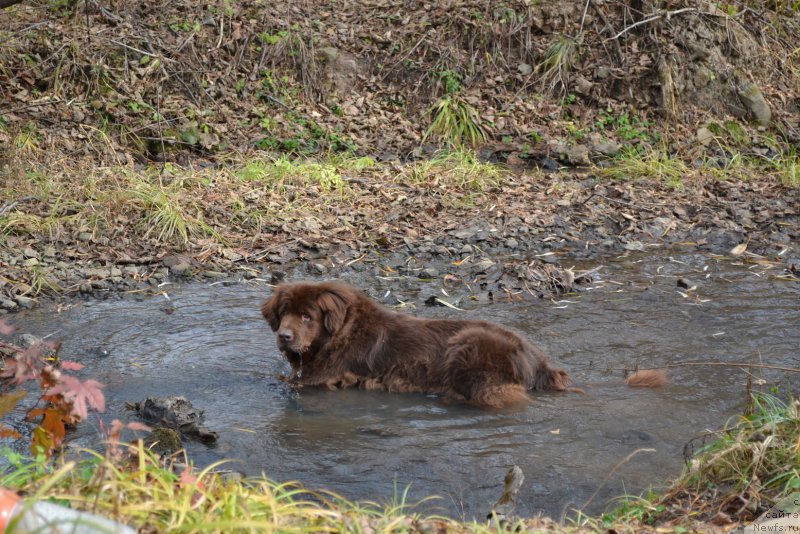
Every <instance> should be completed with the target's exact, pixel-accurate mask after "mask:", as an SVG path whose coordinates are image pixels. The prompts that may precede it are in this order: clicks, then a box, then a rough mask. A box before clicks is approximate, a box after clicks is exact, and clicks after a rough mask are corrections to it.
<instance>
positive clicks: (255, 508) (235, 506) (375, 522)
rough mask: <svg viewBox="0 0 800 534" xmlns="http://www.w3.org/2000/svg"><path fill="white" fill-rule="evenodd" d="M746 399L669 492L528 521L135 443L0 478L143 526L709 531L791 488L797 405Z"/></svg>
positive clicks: (754, 512)
mask: <svg viewBox="0 0 800 534" xmlns="http://www.w3.org/2000/svg"><path fill="white" fill-rule="evenodd" d="M755 406H756V409H755V412H754V413H753V414H752V415H749V416H743V417H741V418H739V419H738V420H737V421H736V424H733V425H730V426H728V427H727V428H726V429H725V430H723V431H721V432H719V433H718V437H717V438H716V439H715V440H714V441H713V442H711V443H709V444H708V445H707V446H705V447H704V448H703V449H702V450H700V451H699V452H698V453H697V454H696V456H695V457H694V458H693V459H692V461H691V465H690V467H688V468H687V470H686V473H685V474H684V475H683V476H682V477H681V478H680V479H679V480H677V481H676V482H675V483H674V484H673V486H672V488H671V489H669V490H667V491H666V492H664V493H661V494H658V493H652V492H651V493H650V494H648V495H646V496H643V497H630V496H629V497H626V498H624V499H621V500H620V504H618V505H617V506H615V507H614V509H612V510H611V511H609V512H608V513H606V514H603V515H602V516H600V517H587V516H584V515H580V514H577V515H573V516H572V517H571V518H569V519H567V521H566V522H565V523H563V524H562V523H557V522H554V521H552V520H550V519H548V518H541V517H537V518H530V519H519V520H514V521H512V522H511V523H508V524H504V525H502V527H501V528H498V527H500V525H498V524H496V523H494V522H492V521H489V522H486V523H478V522H461V521H456V520H453V519H449V518H445V517H437V516H426V515H422V514H419V513H416V512H415V506H416V505H415V503H409V502H407V501H406V495H405V493H403V492H399V493H398V494H396V495H395V496H394V497H393V498H391V499H389V500H388V501H387V502H384V503H374V502H350V501H347V500H345V499H343V498H341V497H339V496H337V495H335V494H332V493H328V492H324V491H311V490H308V489H306V488H304V487H302V486H301V485H299V484H296V483H276V482H273V481H270V480H268V479H267V478H264V477H258V478H251V479H240V478H228V477H226V475H225V474H224V473H222V472H220V471H219V467H220V464H214V465H211V466H208V467H206V468H205V469H203V470H199V471H196V470H194V469H193V468H192V467H191V465H190V462H188V461H187V460H186V458H185V456H184V453H178V454H176V455H174V456H171V457H168V458H159V457H158V456H157V455H155V454H153V453H152V452H151V451H150V450H148V449H147V448H146V447H144V445H143V444H142V441H141V440H138V441H135V442H133V443H131V444H130V445H121V444H120V443H119V441H114V440H112V447H111V448H110V450H113V451H116V452H115V453H114V454H108V453H107V454H105V455H103V454H101V453H97V452H92V451H83V452H81V458H80V459H77V458H73V459H71V460H67V459H65V458H63V457H62V458H59V459H57V460H55V461H52V462H47V461H46V460H45V459H44V458H43V457H40V458H39V459H38V460H34V461H31V460H26V459H25V458H23V457H22V456H19V455H17V454H13V453H12V454H9V455H8V457H9V459H10V461H11V467H10V468H9V469H8V470H7V471H6V473H5V474H4V475H2V476H1V477H0V485H2V486H4V487H10V488H14V489H16V490H18V491H20V492H21V493H22V494H23V495H26V496H29V497H31V498H33V499H50V500H54V501H55V502H58V503H60V504H63V505H66V506H70V507H73V508H76V509H80V510H90V511H92V512H94V513H97V514H100V515H103V516H107V517H110V518H113V519H116V520H118V521H120V522H122V523H127V524H130V525H133V526H135V527H137V528H138V529H140V531H144V532H247V531H249V532H253V531H258V532H308V531H314V532H471V533H472V532H474V533H484V532H487V533H488V532H497V531H499V530H503V529H506V530H508V531H512V532H513V531H525V532H597V531H612V532H613V531H616V532H651V531H652V532H687V531H699V532H713V531H717V530H718V529H720V528H721V527H726V528H730V527H732V526H733V525H735V524H742V523H745V522H748V521H752V520H753V519H754V518H755V517H756V516H758V515H759V514H760V513H761V512H762V511H764V510H765V509H767V508H769V506H770V505H771V504H772V503H773V502H774V501H775V500H777V499H778V498H780V497H781V496H783V495H787V494H789V493H791V492H793V491H797V490H798V488H799V487H800V450H798V443H800V403H798V401H792V402H790V403H788V404H787V405H784V404H782V403H780V402H779V401H777V400H776V399H774V398H771V397H765V396H761V397H757V398H756V402H755ZM118 437H119V436H118V434H117V436H116V438H117V439H118ZM120 451H123V452H124V454H122V453H120ZM73 456H74V454H73ZM187 465H188V467H187Z"/></svg>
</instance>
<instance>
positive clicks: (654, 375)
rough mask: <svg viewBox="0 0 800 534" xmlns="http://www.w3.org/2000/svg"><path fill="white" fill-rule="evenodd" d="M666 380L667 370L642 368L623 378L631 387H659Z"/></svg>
mask: <svg viewBox="0 0 800 534" xmlns="http://www.w3.org/2000/svg"><path fill="white" fill-rule="evenodd" d="M667 382H668V379H667V372H666V371H664V370H663V369H643V370H641V371H636V372H635V373H632V374H630V375H628V378H626V379H625V383H626V384H628V385H629V386H630V387H632V388H660V387H661V386H664V385H666V383H667Z"/></svg>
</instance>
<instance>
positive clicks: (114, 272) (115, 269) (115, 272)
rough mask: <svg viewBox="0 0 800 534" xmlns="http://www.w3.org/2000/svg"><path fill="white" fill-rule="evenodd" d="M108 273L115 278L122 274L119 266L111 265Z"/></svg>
mask: <svg viewBox="0 0 800 534" xmlns="http://www.w3.org/2000/svg"><path fill="white" fill-rule="evenodd" d="M109 274H110V275H111V276H112V277H115V278H116V277H119V276H122V270H121V269H120V268H119V267H112V268H111V271H110V272H109Z"/></svg>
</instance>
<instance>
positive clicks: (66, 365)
mask: <svg viewBox="0 0 800 534" xmlns="http://www.w3.org/2000/svg"><path fill="white" fill-rule="evenodd" d="M84 367H86V366H85V365H83V364H82V363H78V362H70V361H66V360H61V368H62V369H65V370H67V371H80V370H81V369H83V368H84Z"/></svg>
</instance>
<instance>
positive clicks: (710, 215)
mask: <svg viewBox="0 0 800 534" xmlns="http://www.w3.org/2000/svg"><path fill="white" fill-rule="evenodd" d="M369 178H370V177H367V178H364V179H354V180H353V181H352V182H351V183H350V184H349V193H348V196H347V197H346V198H345V197H342V198H339V199H338V200H337V198H336V197H334V196H332V197H331V198H329V199H325V201H324V202H323V203H322V204H321V205H319V204H318V206H317V207H316V208H313V207H310V206H308V205H306V206H305V207H301V208H295V207H294V206H295V205H296V204H298V201H297V200H295V201H291V200H287V199H284V203H283V204H280V203H278V206H281V205H282V206H285V208H286V210H285V212H284V213H282V216H281V217H282V220H279V221H273V222H272V223H267V224H266V225H263V226H261V227H260V229H255V228H248V227H246V226H244V225H239V224H238V222H237V221H236V219H235V218H234V214H229V217H226V212H225V207H224V206H221V205H220V204H218V203H215V202H213V201H209V202H208V203H207V204H202V208H203V209H204V210H205V211H206V213H211V212H214V211H215V210H216V211H217V212H220V213H218V214H217V215H216V221H214V230H215V232H216V233H215V236H217V238H216V239H202V238H190V239H189V240H188V241H187V242H186V243H185V244H183V243H170V242H164V241H163V240H159V239H157V238H156V237H154V236H152V235H149V234H148V233H147V232H145V231H144V230H143V229H141V228H139V229H137V227H136V226H135V225H133V224H131V222H130V221H128V223H127V225H126V226H123V225H122V224H116V225H111V226H109V227H106V228H97V229H95V230H94V231H79V230H80V229H79V228H76V229H73V228H70V227H69V226H68V225H67V226H66V227H65V228H64V229H63V231H60V232H58V233H57V235H47V234H41V233H39V234H36V233H33V232H26V233H18V234H13V233H12V234H10V235H7V236H6V237H5V238H4V241H3V243H2V245H0V265H1V266H2V269H3V271H4V276H3V278H2V279H1V280H0V291H1V292H2V293H0V308H2V310H4V311H15V310H19V309H24V308H30V307H33V306H35V305H36V304H37V303H38V302H40V301H41V300H43V299H48V298H54V297H55V298H69V297H74V296H81V295H84V296H86V295H92V296H97V297H102V296H103V295H108V294H110V293H113V292H118V291H142V290H158V287H159V286H160V285H162V284H165V283H169V282H177V281H180V280H189V279H204V280H218V281H221V282H222V281H225V280H231V279H241V278H244V279H251V278H267V279H269V277H270V273H271V272H273V271H282V270H285V269H287V268H289V267H292V266H294V265H296V264H298V263H303V264H305V266H306V268H307V269H308V272H309V274H313V275H325V276H330V277H335V276H337V275H338V274H339V273H341V272H345V271H348V270H354V271H360V270H364V269H376V270H384V271H385V272H386V273H391V272H401V273H402V274H410V275H412V276H419V277H421V278H433V279H436V278H439V279H443V280H447V279H450V277H455V279H458V280H465V281H468V282H476V281H479V280H481V281H488V282H489V283H495V285H496V287H497V288H498V289H502V287H503V286H504V285H505V286H509V285H511V286H513V287H514V288H515V289H518V288H519V287H520V284H522V285H523V286H525V289H526V291H528V292H531V294H534V295H537V296H551V295H553V294H558V293H559V292H562V291H565V290H567V291H568V290H569V289H570V287H571V286H572V284H573V283H574V282H575V279H574V276H573V275H570V274H569V273H566V274H565V273H564V272H563V268H564V267H566V268H569V267H570V261H572V260H573V259H584V260H592V259H593V258H596V257H598V256H603V255H608V254H618V253H621V252H625V251H641V250H644V251H647V250H653V249H655V248H663V247H678V248H680V249H681V250H685V251H691V250H701V251H708V252H711V253H714V254H729V253H731V251H735V252H737V253H739V254H743V257H744V259H745V260H753V261H769V262H775V264H776V265H777V266H779V267H780V269H779V270H782V271H784V272H785V275H786V276H788V277H789V278H794V279H796V278H797V276H798V262H800V259H799V258H798V254H799V252H798V249H797V242H798V238H800V209H799V208H798V206H800V190H798V189H797V188H786V187H781V186H779V185H776V184H769V183H764V182H724V181H718V180H710V179H709V180H703V179H697V180H693V181H691V182H687V183H686V184H685V186H684V187H683V189H672V188H668V187H665V186H664V185H662V184H661V183H655V182H636V183H632V182H615V181H609V180H608V179H604V178H597V177H594V176H591V175H576V174H572V173H570V174H565V173H558V174H549V175H548V174H545V175H528V174H521V175H509V176H507V177H506V178H505V179H504V181H503V184H502V185H500V186H497V187H493V188H491V189H488V190H486V191H484V192H473V191H464V190H456V189H436V188H431V187H420V186H418V187H414V186H411V185H407V184H402V183H387V182H385V181H378V180H373V179H369ZM302 194H303V195H306V197H307V199H311V200H313V199H314V195H315V194H316V193H314V191H313V190H309V191H306V192H304V193H302ZM54 202H56V201H53V200H50V201H40V200H37V199H21V200H20V201H19V202H18V203H15V206H14V207H13V209H14V210H18V211H21V212H24V213H26V214H28V215H36V214H40V215H41V216H42V217H44V216H45V215H46V214H48V213H52V210H53V209H54V207H53V203H54ZM8 205H10V204H7V206H8ZM300 205H301V206H302V205H303V204H302V202H300ZM565 258H568V260H565ZM498 284H499V285H498Z"/></svg>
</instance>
